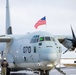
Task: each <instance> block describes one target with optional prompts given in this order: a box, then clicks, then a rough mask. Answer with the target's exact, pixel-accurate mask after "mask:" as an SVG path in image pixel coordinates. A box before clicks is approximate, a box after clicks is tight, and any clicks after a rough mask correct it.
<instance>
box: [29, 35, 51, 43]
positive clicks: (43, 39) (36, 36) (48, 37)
mask: <svg viewBox="0 0 76 75" xmlns="http://www.w3.org/2000/svg"><path fill="white" fill-rule="evenodd" d="M51 40H52V39H51V37H50V36H43V37H39V35H35V36H33V38H32V39H31V42H30V43H37V42H40V41H51Z"/></svg>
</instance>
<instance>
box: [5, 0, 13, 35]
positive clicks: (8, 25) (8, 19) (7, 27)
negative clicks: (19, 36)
mask: <svg viewBox="0 0 76 75" xmlns="http://www.w3.org/2000/svg"><path fill="white" fill-rule="evenodd" d="M6 34H12V27H11V26H10V13H9V1H8V0H6Z"/></svg>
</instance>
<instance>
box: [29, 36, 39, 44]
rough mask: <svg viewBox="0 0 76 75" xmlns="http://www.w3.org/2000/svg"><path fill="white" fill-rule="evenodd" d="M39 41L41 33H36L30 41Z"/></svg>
mask: <svg viewBox="0 0 76 75" xmlns="http://www.w3.org/2000/svg"><path fill="white" fill-rule="evenodd" d="M38 41H39V35H34V36H33V38H32V39H31V41H30V43H37V42H38Z"/></svg>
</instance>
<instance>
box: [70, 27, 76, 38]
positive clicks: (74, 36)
mask: <svg viewBox="0 0 76 75" xmlns="http://www.w3.org/2000/svg"><path fill="white" fill-rule="evenodd" d="M71 31H72V36H73V39H74V38H75V34H74V31H73V28H72V26H71Z"/></svg>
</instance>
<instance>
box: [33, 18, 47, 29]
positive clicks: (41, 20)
mask: <svg viewBox="0 0 76 75" xmlns="http://www.w3.org/2000/svg"><path fill="white" fill-rule="evenodd" d="M44 24H46V18H45V17H43V18H41V19H40V20H39V21H38V22H37V23H36V24H35V25H34V27H35V28H36V29H37V28H38V26H41V25H44Z"/></svg>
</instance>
